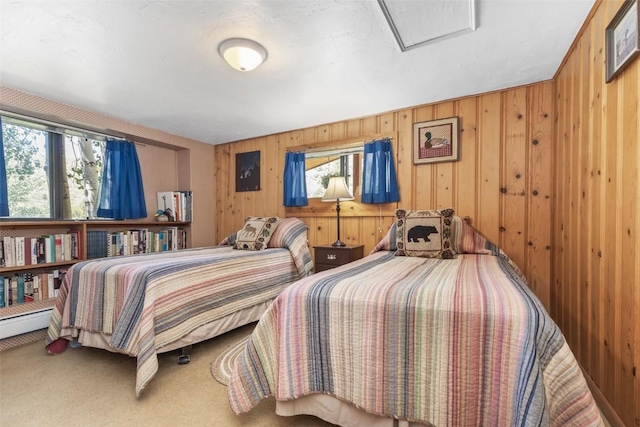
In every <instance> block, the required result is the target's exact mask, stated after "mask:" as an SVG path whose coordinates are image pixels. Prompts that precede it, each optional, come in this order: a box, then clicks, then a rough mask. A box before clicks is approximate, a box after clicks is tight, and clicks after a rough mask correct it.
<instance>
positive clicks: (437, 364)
mask: <svg viewBox="0 0 640 427" xmlns="http://www.w3.org/2000/svg"><path fill="white" fill-rule="evenodd" d="M416 212H417V215H414V214H416ZM412 215H414V216H412ZM397 216H398V220H397V221H396V223H395V224H394V226H393V227H392V228H391V229H390V231H389V233H388V234H387V235H386V236H385V238H384V239H383V240H382V241H381V242H380V243H379V244H378V245H377V246H376V247H375V248H374V250H373V251H372V253H371V254H370V255H369V256H367V257H365V258H363V259H361V260H358V261H356V262H352V263H350V264H347V265H345V266H342V267H338V268H335V269H333V270H328V271H324V272H320V273H316V274H313V275H310V270H311V268H312V263H311V256H310V254H309V251H308V245H307V240H306V239H307V235H306V225H305V224H304V223H302V222H301V221H300V220H298V219H296V218H288V219H285V220H280V221H278V223H277V227H276V228H275V231H274V232H273V235H272V236H271V240H270V241H269V243H268V245H267V247H268V249H267V250H256V251H252V250H235V249H232V246H231V245H227V246H218V247H213V248H198V249H191V250H185V251H179V252H173V253H172V254H171V255H167V254H158V255H156V254H145V255H135V256H131V257H119V258H114V259H106V260H100V261H87V262H83V263H79V264H77V265H75V266H73V268H71V269H70V271H69V273H68V274H67V275H66V277H65V281H64V282H63V284H62V286H61V289H60V295H59V297H58V299H57V301H56V304H55V307H54V312H53V316H52V321H51V325H50V328H49V331H48V337H47V342H48V345H49V346H51V345H54V344H55V343H59V342H60V341H59V340H60V339H63V340H77V341H79V342H80V343H82V344H83V345H89V346H93V347H99V348H104V349H107V350H110V351H118V352H122V353H126V354H129V355H131V356H135V357H137V359H138V373H137V384H136V394H138V395H139V394H140V393H141V391H142V389H143V388H144V386H145V385H146V384H147V383H148V382H149V381H150V380H151V378H152V377H153V375H154V374H155V372H156V371H157V369H158V364H157V357H156V354H157V353H160V352H163V351H169V350H172V349H177V348H180V347H182V346H184V345H187V344H189V343H191V342H198V341H202V340H204V339H208V338H211V337H213V336H216V335H219V334H221V333H223V332H226V331H228V330H231V329H234V328H236V327H238V326H241V325H244V324H246V323H249V322H252V321H255V320H258V319H260V320H259V321H258V323H257V325H256V328H255V329H254V331H253V333H252V335H251V338H250V339H249V341H248V343H247V347H246V348H245V350H244V351H243V352H242V353H241V355H240V356H239V358H238V361H237V364H236V367H235V370H234V371H233V375H232V377H231V380H230V382H229V386H228V387H229V388H228V391H229V403H230V405H231V409H232V410H233V411H234V412H236V413H237V414H242V413H245V412H247V411H250V410H251V409H252V408H253V407H254V406H255V405H257V404H258V403H259V402H260V401H261V400H262V399H264V398H267V397H275V399H276V412H277V413H278V414H280V415H298V414H310V415H315V416H318V417H320V418H323V419H324V420H326V421H328V422H331V423H334V424H338V425H341V426H356V425H367V426H395V425H403V426H408V425H414V424H415V425H425V424H426V425H438V426H445V425H459V426H474V425H524V426H528V425H531V426H538V425H572V426H592V425H602V420H601V418H600V414H599V411H598V408H597V406H596V405H595V402H594V400H593V398H592V396H591V393H590V392H589V389H588V388H587V385H586V382H585V379H584V377H583V375H582V372H581V370H580V367H579V365H578V363H577V362H576V360H575V358H574V356H573V354H572V353H571V351H570V349H569V347H568V345H567V343H566V341H565V340H564V337H563V336H562V333H561V332H560V330H559V328H558V327H557V325H556V324H555V323H554V322H553V320H552V319H551V318H550V317H549V315H548V314H547V313H546V311H545V309H544V308H543V306H542V304H541V303H540V301H539V300H538V299H537V298H536V296H535V295H534V294H533V292H531V291H530V290H529V288H528V287H527V284H526V281H525V279H524V277H523V275H522V274H521V272H520V271H519V269H518V268H517V267H516V266H515V265H514V264H513V263H512V262H511V260H510V259H509V258H508V257H507V256H506V255H505V254H504V253H503V252H502V251H501V250H500V249H499V248H497V247H496V246H494V245H493V244H491V243H490V242H488V241H486V240H485V239H484V238H483V237H482V236H481V235H480V234H478V233H477V232H476V231H475V230H474V229H473V228H472V227H471V226H470V225H469V224H467V223H466V222H465V221H463V220H462V219H460V218H459V217H457V216H455V215H453V211H452V210H448V211H447V212H446V213H445V214H443V212H442V211H402V210H398V213H397ZM412 221H417V222H412ZM421 221H422V222H423V223H421V224H420V225H417V224H418V223H420V222H421ZM424 221H426V222H424ZM425 224H426V225H425ZM414 225H415V226H414ZM416 227H418V228H416ZM432 227H433V228H432ZM434 228H435V230H434ZM249 230H252V228H250V229H249ZM241 232H242V230H240V231H239V232H238V233H237V234H236V235H232V236H231V240H229V239H225V241H224V242H223V243H230V244H234V247H238V243H241V242H240V240H241V239H238V241H237V242H234V240H235V237H239V236H240V234H241ZM416 233H418V234H420V237H417V234H416ZM436 246H437V248H436ZM398 255H404V256H398ZM163 256H164V258H163ZM167 256H170V262H167V258H166V257H167ZM80 284H82V285H81V286H80Z"/></svg>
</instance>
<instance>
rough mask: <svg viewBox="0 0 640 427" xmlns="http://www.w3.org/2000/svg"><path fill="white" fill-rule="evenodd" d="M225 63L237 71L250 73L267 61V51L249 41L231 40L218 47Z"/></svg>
mask: <svg viewBox="0 0 640 427" xmlns="http://www.w3.org/2000/svg"><path fill="white" fill-rule="evenodd" d="M218 52H220V55H222V57H223V58H224V60H225V61H227V63H228V64H229V65H231V66H232V67H233V68H235V69H236V70H239V71H251V70H253V69H255V68H256V67H257V66H258V65H260V64H262V63H263V62H264V61H265V60H266V59H267V50H266V49H265V48H264V47H263V46H262V45H261V44H259V43H256V42H254V41H253V40H249V39H242V38H233V39H227V40H224V41H223V42H222V43H220V44H219V45H218Z"/></svg>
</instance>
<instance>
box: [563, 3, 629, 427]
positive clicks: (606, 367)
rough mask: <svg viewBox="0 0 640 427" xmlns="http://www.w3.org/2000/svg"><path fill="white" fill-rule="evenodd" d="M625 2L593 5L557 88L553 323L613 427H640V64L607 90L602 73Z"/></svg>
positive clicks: (609, 85) (608, 86)
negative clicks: (616, 426) (611, 27)
mask: <svg viewBox="0 0 640 427" xmlns="http://www.w3.org/2000/svg"><path fill="white" fill-rule="evenodd" d="M622 3H623V2H622V1H602V2H598V3H596V6H594V9H593V10H592V15H591V16H590V19H588V20H587V22H586V24H585V26H584V27H583V31H582V33H581V35H580V36H579V37H578V38H577V40H576V43H575V47H574V50H572V51H571V53H570V54H569V55H568V56H567V58H566V61H565V63H564V65H563V66H561V68H560V69H559V71H558V74H557V76H556V79H555V80H556V92H555V96H554V98H555V100H556V103H557V107H556V109H557V115H558V119H557V126H556V135H555V140H556V141H557V143H556V144H554V158H555V174H556V180H555V185H554V189H553V191H554V206H555V208H554V211H553V216H552V222H553V224H554V225H553V236H554V242H553V246H554V247H555V250H554V252H553V253H554V257H553V263H552V265H553V268H552V283H553V285H552V287H551V314H552V315H553V317H554V319H555V320H556V322H557V323H558V324H559V325H560V328H561V329H562V331H563V333H564V335H565V337H566V338H567V341H568V343H569V345H570V346H571V349H572V350H573V352H574V353H575V354H576V357H577V359H578V361H579V362H580V364H581V365H582V367H583V368H584V370H585V371H586V372H587V373H588V375H589V376H590V378H591V379H592V380H593V382H594V383H595V385H596V386H597V387H598V388H599V390H600V392H601V394H602V395H603V396H604V398H605V399H606V401H607V402H608V404H609V405H611V407H612V409H613V410H614V411H615V412H616V414H613V415H612V416H609V419H614V418H616V417H617V418H618V420H619V421H621V422H623V423H624V424H625V425H626V426H640V373H638V372H637V371H638V369H640V357H639V355H640V285H639V282H640V238H639V237H638V232H640V197H639V196H640V191H639V188H638V181H639V178H640V176H639V173H640V172H639V170H638V164H639V163H640V146H639V145H638V137H639V136H640V121H639V120H638V98H639V97H638V95H639V94H640V92H639V91H640V89H639V88H638V81H640V60H639V59H638V58H636V60H635V62H634V63H632V64H631V65H630V66H629V67H628V68H627V69H625V71H624V72H623V74H621V75H620V76H619V77H618V78H617V79H616V80H614V81H613V82H611V83H609V84H607V83H605V72H604V71H605V28H606V27H607V26H608V24H609V22H610V21H611V19H612V18H613V17H614V15H615V14H616V12H617V11H618V9H619V8H620V6H621V5H622ZM607 415H609V414H607Z"/></svg>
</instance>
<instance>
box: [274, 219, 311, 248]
mask: <svg viewBox="0 0 640 427" xmlns="http://www.w3.org/2000/svg"><path fill="white" fill-rule="evenodd" d="M308 228H309V227H307V224H305V223H304V222H302V221H301V220H300V219H298V218H295V217H291V218H284V219H280V220H278V224H277V226H276V229H275V231H274V232H273V234H272V235H271V240H269V242H268V243H267V247H268V248H288V247H289V245H290V244H291V242H292V241H293V240H294V239H296V238H297V237H298V235H300V234H304V236H305V238H306V234H307V230H308Z"/></svg>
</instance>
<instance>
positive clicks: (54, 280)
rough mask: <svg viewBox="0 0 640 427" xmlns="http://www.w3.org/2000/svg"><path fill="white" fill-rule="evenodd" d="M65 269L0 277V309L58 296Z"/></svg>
mask: <svg viewBox="0 0 640 427" xmlns="http://www.w3.org/2000/svg"><path fill="white" fill-rule="evenodd" d="M66 273H67V269H56V270H52V271H50V272H48V273H20V274H16V275H14V276H9V277H6V276H0V308H2V307H8V306H10V305H15V304H24V303H28V302H32V301H40V300H46V299H49V298H54V297H57V296H58V292H59V290H60V284H61V283H62V280H63V279H64V276H65V274H66Z"/></svg>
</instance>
